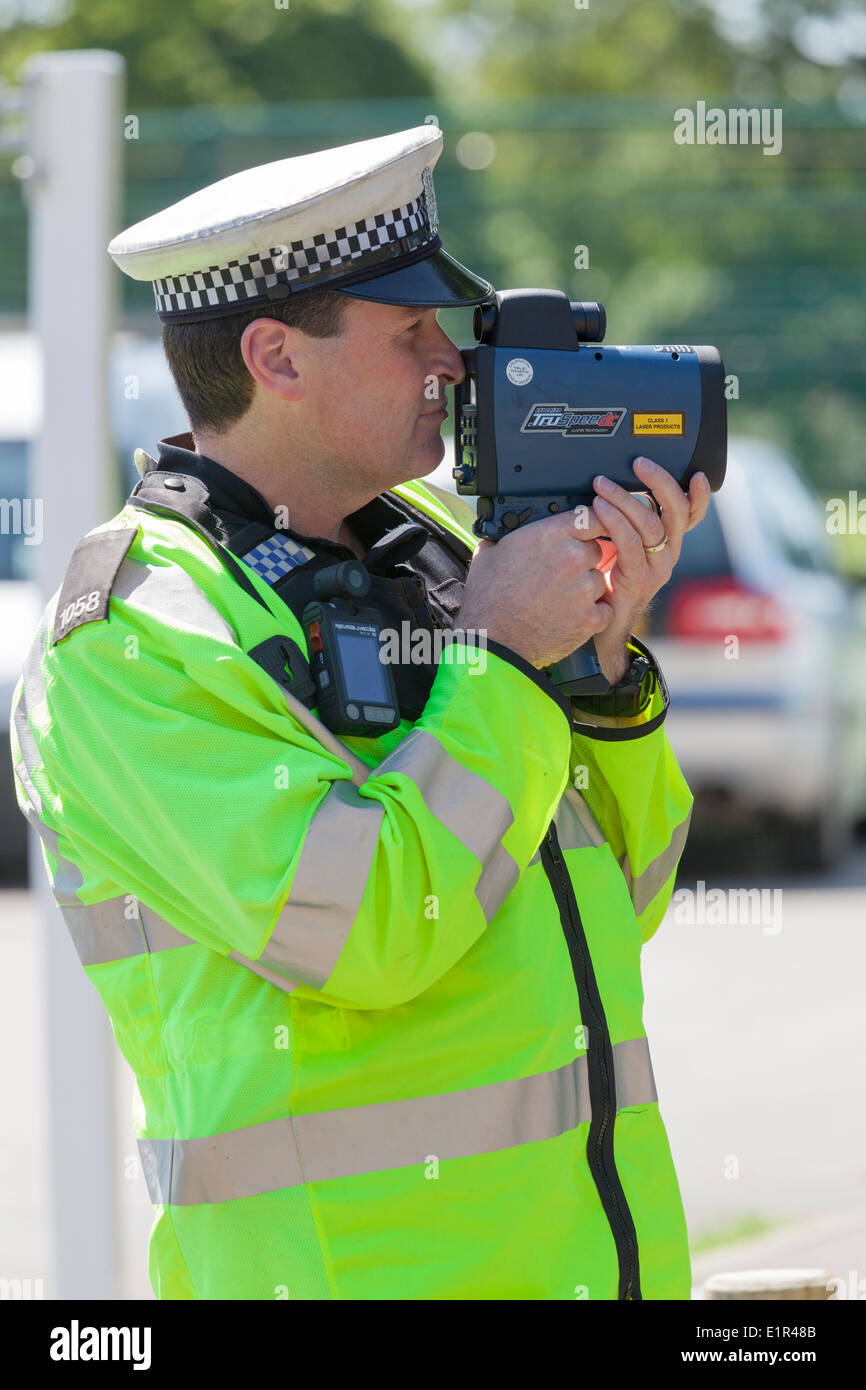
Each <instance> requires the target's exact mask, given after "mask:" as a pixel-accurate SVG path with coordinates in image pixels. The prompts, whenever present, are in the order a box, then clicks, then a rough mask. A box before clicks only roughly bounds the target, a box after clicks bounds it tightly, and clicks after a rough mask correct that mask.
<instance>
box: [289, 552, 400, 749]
mask: <svg viewBox="0 0 866 1390" xmlns="http://www.w3.org/2000/svg"><path fill="white" fill-rule="evenodd" d="M313 589H314V592H315V594H316V598H315V599H313V600H312V601H311V602H310V603H308V604H307V605H306V607H305V608H304V611H303V614H302V615H301V622H302V626H303V629H304V633H305V635H306V638H307V649H308V651H309V657H310V673H311V675H312V679H313V681H314V682H315V685H316V703H317V705H318V708H319V714H320V716H321V719H322V723H323V724H325V725H326V726H327V727H328V728H329V729H330V730H331V731H332V732H333V733H335V734H358V735H361V736H363V737H371V736H374V737H375V736H378V735H379V734H384V733H386V732H387V731H388V730H389V729H396V727H397V725H398V724H399V723H400V711H399V707H398V704H397V692H396V689H395V686H394V677H393V674H392V672H391V669H390V667H389V666H388V665H387V664H386V663H384V662H383V661H382V660H381V643H380V640H379V628H380V615H379V613H378V612H377V611H376V609H375V608H362V607H360V605H359V604H358V599H361V598H363V597H364V596H365V595H366V594H367V593H368V592H369V589H370V576H369V574H368V572H367V570H366V569H365V568H364V566H363V565H362V564H361V562H360V560H344V561H342V563H341V564H338V565H330V566H329V567H328V568H327V569H323V570H319V571H318V573H317V574H316V575H315V577H314V579H313Z"/></svg>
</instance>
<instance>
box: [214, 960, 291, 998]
mask: <svg viewBox="0 0 866 1390" xmlns="http://www.w3.org/2000/svg"><path fill="white" fill-rule="evenodd" d="M229 960H236V961H237V962H238V964H239V965H244V966H246V968H247V970H251V971H252V972H253V974H254V975H259V976H261V978H262V979H263V980H267V982H268V984H269V985H276V987H277V989H281V990H283V991H284V992H285V993H286V994H291V992H292V990H293V989H297V987H298V983H299V982H298V981H297V980H287V979H286V977H285V975H278V974H277V972H276V970H269V969H268V967H267V966H266V965H263V964H262V962H261V961H260V960H252V959H251V958H250V957H249V956H245V955H242V954H241V952H240V951H229Z"/></svg>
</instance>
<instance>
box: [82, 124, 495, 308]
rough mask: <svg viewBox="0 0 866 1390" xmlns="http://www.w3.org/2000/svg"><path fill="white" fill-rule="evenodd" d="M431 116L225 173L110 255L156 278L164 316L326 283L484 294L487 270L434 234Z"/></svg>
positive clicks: (458, 298) (246, 303)
mask: <svg viewBox="0 0 866 1390" xmlns="http://www.w3.org/2000/svg"><path fill="white" fill-rule="evenodd" d="M441 153H442V132H441V130H440V129H439V128H438V126H435V125H421V126H415V127H414V128H413V129H412V130H402V131H397V132H396V133H395V134H393V135H384V136H382V137H381V138H379V139H376V140H361V141H358V142H357V143H355V144H352V145H341V146H339V147H337V148H336V149H331V150H321V151H319V152H318V153H316V154H305V155H299V156H296V157H295V158H293V159H280V160H277V161H276V162H275V163H273V164H262V165H259V166H258V167H257V168H255V169H244V170H243V171H242V172H241V173H239V174H232V175H231V177H229V178H226V179H220V181H219V182H218V183H214V184H211V185H210V186H209V187H208V188H202V189H201V190H200V191H199V192H198V193H193V194H192V195H191V196H190V197H189V198H183V199H182V200H181V201H180V202H179V203H175V204H173V206H172V207H169V208H166V209H165V210H164V211H163V212H158V213H155V214H154V216H153V217H147V218H145V220H144V221H143V222H137V223H136V225H135V226H134V227H130V228H129V229H128V230H127V231H125V232H121V234H120V235H119V236H116V237H115V238H114V240H113V241H112V242H111V243H110V245H109V247H108V252H109V255H110V256H111V257H112V258H113V259H114V261H115V263H116V264H117V265H118V266H119V267H120V269H121V270H122V271H124V272H125V274H127V275H130V276H131V277H132V278H133V280H152V281H153V288H154V293H155V295H156V309H157V313H158V315H159V317H160V319H162V320H163V322H171V323H192V322H195V321H197V320H200V319H208V318H217V317H220V316H222V315H223V314H233V313H238V312H239V311H240V310H242V309H258V308H267V306H268V305H269V304H271V303H273V302H274V301H279V300H282V299H287V298H288V297H289V296H290V295H294V294H297V293H302V292H303V291H304V290H312V289H319V288H321V287H327V288H328V289H329V290H337V291H339V292H340V293H343V294H351V295H355V296H357V297H359V298H361V299H375V300H379V301H380V302H382V303H384V304H412V305H419V306H425V307H426V306H437V305H438V306H442V307H445V306H448V305H461V304H479V303H481V302H482V301H483V300H485V299H489V298H490V296H491V295H492V294H493V286H492V285H491V284H489V283H488V281H487V280H482V279H481V278H480V277H479V276H477V275H473V274H472V272H471V271H470V270H467V269H466V267H465V266H463V265H461V264H460V262H459V261H456V260H455V259H454V258H453V256H449V255H448V253H447V251H445V250H443V248H442V239H441V237H440V236H439V233H438V218H437V213H436V195H435V193H434V191H433V166H434V165H435V163H436V161H437V159H438V158H439V156H440V154H441Z"/></svg>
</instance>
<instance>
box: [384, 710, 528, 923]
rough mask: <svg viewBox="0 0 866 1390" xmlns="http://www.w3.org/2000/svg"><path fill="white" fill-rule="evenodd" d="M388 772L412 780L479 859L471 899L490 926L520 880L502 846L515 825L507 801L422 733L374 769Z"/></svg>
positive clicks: (412, 736)
mask: <svg viewBox="0 0 866 1390" xmlns="http://www.w3.org/2000/svg"><path fill="white" fill-rule="evenodd" d="M388 772H401V773H403V774H405V775H406V776H407V777H411V779H412V781H413V782H414V783H415V784H416V786H417V787H418V790H419V791H420V793H421V795H422V797H423V799H424V804H425V806H426V807H427V810H428V811H429V812H430V814H431V815H433V816H435V817H436V819H437V820H438V821H441V822H442V824H443V825H444V826H445V829H446V830H450V831H451V834H452V835H454V836H455V837H456V839H458V840H459V841H460V843H461V844H462V845H465V846H466V848H467V849H468V850H471V852H472V853H473V854H474V855H475V857H476V859H479V860H480V861H481V864H482V870H481V875H480V877H479V879H478V882H477V884H476V885H475V895H476V897H477V898H478V901H479V903H480V904H481V909H482V911H483V913H484V916H485V918H486V920H487V921H488V922H489V921H490V920H491V918H492V917H493V916H494V915H495V914H496V912H498V910H499V908H500V907H501V906H502V903H503V902H504V901H505V899H506V897H507V896H508V894H509V893H510V892H511V890H512V888H513V887H514V885H515V884H516V883H517V880H518V878H519V877H520V870H519V869H518V867H517V863H516V861H515V859H514V858H513V857H512V856H511V855H510V854H509V853H508V850H506V849H505V848H504V847H503V845H502V843H501V840H502V837H503V835H504V834H505V832H506V830H507V829H508V827H509V826H510V825H512V824H513V822H514V816H513V815H512V813H511V807H510V806H509V804H508V801H507V800H506V798H505V797H504V796H503V795H502V793H501V792H500V791H497V789H496V787H494V786H492V784H491V783H490V782H488V781H487V780H486V779H485V778H484V777H480V776H479V775H478V773H477V772H470V771H469V769H468V768H465V767H463V766H462V764H460V763H458V762H457V759H456V758H452V757H451V754H450V753H448V752H446V750H445V749H444V748H443V746H442V744H441V743H440V742H439V740H438V739H437V738H434V736H433V735H432V734H428V733H427V732H426V731H425V730H423V729H414V730H413V731H412V733H411V734H408V735H407V737H406V738H404V739H403V741H402V743H400V744H398V745H397V747H396V748H395V749H394V752H393V753H390V754H389V755H388V757H387V758H385V759H383V761H382V762H381V763H379V765H378V766H377V767H375V768H374V769H373V776H375V777H379V776H381V775H382V774H383V773H388Z"/></svg>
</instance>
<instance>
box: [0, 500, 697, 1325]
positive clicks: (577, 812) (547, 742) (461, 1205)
mask: <svg viewBox="0 0 866 1390" xmlns="http://www.w3.org/2000/svg"><path fill="white" fill-rule="evenodd" d="M394 491H395V492H396V493H397V494H398V495H399V496H400V497H402V499H403V500H404V501H407V502H410V503H411V504H412V505H413V506H414V508H415V509H416V511H417V513H418V515H419V516H422V517H428V518H430V519H431V520H432V521H435V522H436V523H437V524H438V526H440V527H441V526H444V527H446V528H448V530H449V531H450V532H451V533H452V534H453V535H455V536H458V537H459V538H461V539H462V540H463V541H465V543H466V546H467V557H468V555H469V553H470V550H471V548H472V546H473V545H474V544H475V541H474V538H473V537H472V535H471V534H470V533H469V532H468V531H467V530H466V529H465V527H464V526H463V524H462V523H461V521H459V520H458V519H457V516H458V513H457V510H456V507H455V506H454V505H453V502H452V503H449V504H448V505H446V504H445V502H444V501H443V498H442V496H441V495H439V494H438V493H437V492H436V491H435V490H431V489H430V488H429V487H426V486H425V485H423V484H422V483H413V484H408V485H405V486H402V487H400V488H397V489H394ZM219 549H220V547H219V546H218V545H217V544H216V543H215V542H209V541H208V540H207V539H206V538H205V537H204V536H203V534H202V533H201V531H200V530H196V529H195V528H193V527H191V526H190V525H188V524H187V522H186V521H185V520H184V519H183V518H181V517H178V516H172V515H170V514H167V513H165V514H161V515H158V514H155V513H153V512H148V511H145V510H140V509H138V508H137V507H136V506H135V505H133V499H130V501H129V502H128V503H127V505H126V506H125V507H124V509H123V510H122V511H121V512H120V513H118V515H117V516H116V517H114V518H113V519H112V520H111V521H110V522H107V523H106V524H105V525H104V526H100V527H98V528H96V529H95V530H94V531H92V532H91V533H89V536H88V537H87V538H85V539H84V540H82V541H81V542H79V545H78V547H76V551H75V554H74V556H73V560H72V562H71V564H70V570H69V571H68V573H67V579H66V581H65V582H64V585H63V586H62V589H61V590H58V593H56V594H55V595H54V597H53V598H52V600H51V601H50V602H49V603H48V605H47V606H46V609H45V613H44V615H43V619H42V622H41V625H40V627H39V629H38V632H37V633H36V635H35V638H34V641H33V644H32V646H31V648H30V651H29V654H28V656H27V659H26V665H25V668H24V671H23V674H22V678H21V681H20V682H19V685H18V688H17V690H16V694H15V700H14V704H13V718H12V747H13V762H14V768H15V773H16V783H17V790H18V797H19V802H20V806H21V809H22V811H23V812H24V814H25V815H26V816H27V817H28V819H29V820H30V821H31V823H32V824H33V825H34V826H35V827H36V829H37V830H38V831H39V834H40V836H41V839H42V849H43V856H44V860H45V865H46V869H47V872H48V874H49V876H50V879H51V883H52V886H53V891H54V894H55V896H56V899H57V901H58V903H59V905H60V907H61V910H62V912H63V916H64V918H65V920H66V923H67V924H68V927H69V930H70V931H71V934H72V937H73V939H74V942H75V945H76V948H77V950H78V953H79V955H80V958H81V961H82V964H83V966H84V969H85V970H86V972H87V975H88V977H89V978H90V980H91V981H92V982H93V984H94V985H95V986H96V988H97V990H98V991H99V993H100V995H101V997H102V1000H103V1002H104V1004H105V1007H106V1009H107V1010H108V1013H109V1015H110V1017H111V1022H112V1025H113V1029H114V1034H115V1037H116V1039H117V1043H118V1045H119V1047H120V1048H121V1050H122V1052H123V1054H124V1055H125V1057H126V1058H127V1060H128V1061H129V1064H130V1066H131V1067H132V1069H133V1071H134V1072H135V1074H136V1077H137V1083H138V1095H139V1098H140V1105H138V1106H137V1114H136V1120H135V1123H136V1134H137V1138H138V1144H139V1150H140V1154H141V1161H142V1165H143V1168H144V1172H145V1175H146V1178H147V1182H148V1186H149V1189H150V1192H151V1196H152V1198H153V1201H154V1203H155V1205H156V1219H155V1223H154V1226H153V1230H152V1234H151V1240H150V1253H149V1270H150V1277H151V1281H152V1284H153V1287H154V1290H155V1292H156V1294H157V1296H158V1297H159V1298H168V1299H222V1298H228V1299H262V1298H263V1299H275V1298H276V1299H279V1298H290V1299H575V1298H579V1299H580V1298H589V1299H638V1298H652V1299H667V1298H674V1299H686V1298H688V1297H689V1292H690V1289H689V1285H690V1269H689V1258H688V1248H687V1238H686V1228H685V1221H684V1217H683V1210H682V1204H681V1200H680V1194H679V1190H678V1186H677V1180H676V1176H675V1172H674V1167H673V1163H672V1160H671V1154H670V1150H669V1146H668V1141H667V1137H666V1134H665V1129H664V1126H663V1123H662V1118H661V1115H660V1113H659V1105H658V1099H657V1094H656V1089H655V1085H654V1080H653V1073H652V1067H651V1063H650V1055H649V1051H648V1047H647V1040H646V1037H645V1034H644V1027H643V1022H642V1003H643V992H642V986H641V970H640V959H641V946H642V943H643V942H645V941H646V940H647V939H648V938H649V937H650V936H651V935H652V933H653V932H654V931H655V929H656V927H657V926H658V924H659V922H660V920H661V918H662V916H663V913H664V911H665V908H666V906H667V903H668V901H669V898H670V895H671V892H672V887H673V877H674V872H675V869H676V865H677V861H678V859H679V857H680V854H681V852H682V848H683V844H684V841H685V835H686V829H687V824H688V819H689V815H690V810H691V800H692V799H691V795H690V793H689V791H688V788H687V787H686V785H685V782H684V780H683V778H682V775H681V773H680V771H679V769H678V767H677V764H676V762H675V759H674V756H673V754H672V751H671V748H670V746H669V743H668V741H667V737H666V734H665V732H664V727H663V724H662V722H661V718H662V715H663V709H664V705H665V699H664V695H663V693H662V690H661V689H660V688H658V687H657V689H656V693H655V695H654V696H653V701H652V704H651V706H650V707H649V708H648V709H647V711H646V713H645V714H644V715H642V716H637V717H635V718H633V719H631V720H619V721H604V720H599V721H597V722H596V723H591V722H589V721H587V720H586V719H585V717H584V716H579V717H580V719H581V722H579V723H575V724H574V725H572V723H571V720H570V717H569V715H568V714H567V713H566V712H565V711H564V709H563V703H564V702H562V701H561V700H557V699H555V698H553V697H552V696H551V695H550V694H548V693H546V692H545V690H544V688H543V683H542V681H541V680H540V679H531V678H530V677H529V675H528V674H526V673H525V671H523V670H521V667H520V664H519V663H512V662H511V661H509V660H507V659H505V658H504V657H503V656H502V655H497V654H495V653H494V652H493V651H488V652H487V653H486V661H484V662H483V663H479V662H478V660H477V657H476V656H474V655H473V653H472V651H471V649H470V648H469V647H467V646H466V645H463V644H461V643H459V642H453V643H450V644H448V645H446V646H445V647H444V651H443V653H442V657H441V661H440V663H439V665H438V668H437V671H436V674H435V679H434V680H433V686H432V690H431V693H430V696H429V699H428V700H427V703H426V707H425V708H424V711H423V713H422V715H421V717H420V718H418V719H417V720H416V721H415V722H414V723H411V724H410V723H407V722H406V721H405V720H404V722H403V723H402V724H401V725H400V727H399V728H397V729H395V730H394V731H392V732H390V733H387V734H385V735H382V736H381V737H379V738H356V739H346V740H345V743H346V746H348V747H350V748H351V749H352V751H353V752H354V753H355V754H356V756H357V757H358V758H359V759H360V760H361V761H362V762H363V764H365V765H366V768H367V769H369V775H368V776H367V779H366V780H364V781H363V782H362V783H361V784H360V785H357V784H356V781H353V780H352V774H351V770H350V767H349V765H348V763H347V761H346V760H344V759H343V758H342V757H341V756H340V754H339V750H338V749H337V750H333V749H330V750H329V749H328V748H326V747H324V746H323V745H322V743H321V742H319V740H318V739H317V737H316V736H315V734H314V733H313V732H310V731H309V730H308V729H307V728H306V727H305V726H304V725H303V723H302V722H300V721H299V720H298V719H297V718H296V717H294V715H293V713H292V709H291V703H290V702H287V699H286V696H285V694H284V691H283V689H282V688H281V686H280V684H278V682H277V680H275V679H273V678H272V677H271V675H269V674H268V673H267V672H266V671H265V670H264V669H263V668H262V666H261V665H260V664H258V663H257V661H255V660H253V659H252V658H251V657H250V656H249V655H248V653H249V651H250V650H251V649H253V648H255V647H257V645H258V644H260V643H262V642H264V641H266V640H267V639H269V638H271V637H273V636H274V634H275V633H279V634H285V635H288V636H290V637H291V638H292V639H293V640H294V641H295V642H297V643H298V644H299V645H300V646H301V648H302V650H303V649H304V647H305V644H304V638H303V634H302V631H301V629H300V625H299V624H298V622H297V620H296V619H295V618H294V616H293V615H292V613H291V612H290V610H289V608H288V607H287V605H286V604H284V603H282V602H281V600H280V599H279V598H278V597H277V595H276V594H274V593H273V591H272V590H271V589H270V587H269V586H268V584H267V583H266V582H265V581H264V580H263V579H262V578H261V577H260V575H259V574H257V573H256V572H255V571H254V570H253V569H251V568H249V567H248V566H245V565H243V564H242V563H241V562H240V561H238V562H236V565H235V568H236V569H237V568H238V567H240V569H241V570H243V571H244V572H245V576H246V582H245V583H244V584H241V583H239V582H238V581H237V576H236V575H233V574H232V573H231V572H230V570H229V569H227V568H226V565H225V564H224V563H223V559H222V558H221V557H220V555H219V553H218V551H219ZM106 560H107V561H108V563H107V565H106V563H105V562H106ZM94 566H95V568H94ZM106 573H109V574H110V575H111V582H110V583H105V582H103V580H104V576H105V574H106ZM94 574H98V575H99V576H102V577H103V578H102V579H101V580H100V582H98V583H97V582H94V581H93V575H94ZM79 591H80V592H79ZM60 598H62V599H63V602H62V603H61V604H59V603H58V601H59V599H60ZM58 610H59V611H58ZM575 783H576V784H577V785H576V786H575Z"/></svg>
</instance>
